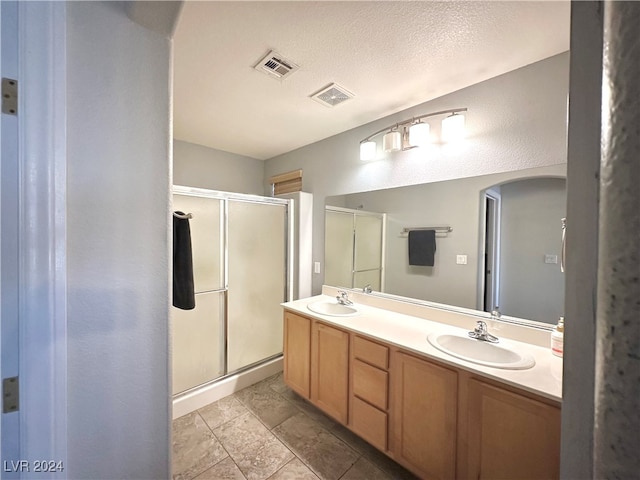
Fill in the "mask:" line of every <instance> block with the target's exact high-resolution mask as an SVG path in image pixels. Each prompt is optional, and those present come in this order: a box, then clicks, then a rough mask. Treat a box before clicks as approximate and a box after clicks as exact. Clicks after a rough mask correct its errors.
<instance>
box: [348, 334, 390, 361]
mask: <svg viewBox="0 0 640 480" xmlns="http://www.w3.org/2000/svg"><path fill="white" fill-rule="evenodd" d="M353 354H354V356H355V357H356V358H359V359H360V360H364V361H365V362H367V363H370V364H371V365H375V366H376V367H380V368H384V369H387V368H389V348H388V347H385V346H383V345H379V344H377V343H375V342H371V341H369V340H365V339H364V338H362V337H358V336H355V337H354V338H353Z"/></svg>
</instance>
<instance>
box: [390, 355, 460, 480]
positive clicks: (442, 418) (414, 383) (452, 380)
mask: <svg viewBox="0 0 640 480" xmlns="http://www.w3.org/2000/svg"><path fill="white" fill-rule="evenodd" d="M391 373H392V376H393V381H392V384H391V385H392V388H393V392H394V406H393V432H394V444H393V456H394V458H395V459H396V460H397V461H399V462H400V463H402V464H403V465H405V466H406V467H407V468H409V469H411V470H412V471H413V472H414V473H417V474H418V475H419V476H420V477H421V478H428V479H452V478H456V426H457V424H456V422H457V403H458V393H457V390H458V388H457V383H458V375H457V372H456V371H455V370H451V369H449V368H445V367H442V366H440V365H436V364H435V363H432V362H429V361H426V360H422V359H419V358H416V357H414V356H412V355H407V354H405V353H402V352H397V353H396V355H395V357H394V364H393V368H392V371H391Z"/></svg>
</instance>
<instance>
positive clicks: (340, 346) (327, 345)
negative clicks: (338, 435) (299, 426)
mask: <svg viewBox="0 0 640 480" xmlns="http://www.w3.org/2000/svg"><path fill="white" fill-rule="evenodd" d="M311 338H312V343H311V345H312V348H311V355H312V360H311V400H312V401H313V402H314V403H315V404H316V405H317V406H318V407H319V408H321V409H322V410H324V411H325V412H326V413H328V414H329V415H331V416H332V417H334V418H335V419H336V420H338V421H339V422H341V423H342V424H344V425H346V424H347V411H348V394H349V334H348V333H347V332H343V331H342V330H338V329H337V328H333V327H329V326H327V325H324V324H322V323H318V322H314V324H313V327H312V337H311Z"/></svg>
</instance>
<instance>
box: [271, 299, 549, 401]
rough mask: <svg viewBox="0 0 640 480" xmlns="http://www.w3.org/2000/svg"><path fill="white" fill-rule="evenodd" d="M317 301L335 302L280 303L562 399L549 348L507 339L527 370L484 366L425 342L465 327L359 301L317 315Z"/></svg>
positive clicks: (463, 367)
mask: <svg viewBox="0 0 640 480" xmlns="http://www.w3.org/2000/svg"><path fill="white" fill-rule="evenodd" d="M318 301H327V302H335V297H332V296H328V295H317V296H315V297H309V298H304V299H301V300H296V301H293V302H287V303H283V304H282V306H283V307H284V308H285V309H287V310H290V311H293V312H297V313H300V314H302V315H305V316H307V317H312V318H315V319H318V320H321V321H323V322H325V323H329V324H333V325H335V326H337V327H340V328H342V329H345V330H350V331H352V332H355V333H361V334H363V335H367V336H369V337H372V338H375V339H378V340H381V341H383V342H386V343H389V344H392V345H394V346H397V347H400V348H402V349H404V350H407V351H410V352H413V353H416V354H418V355H421V356H424V357H425V358H431V359H434V360H438V361H439V362H441V363H445V364H449V365H451V366H454V367H457V368H460V369H463V370H467V371H469V372H472V373H475V374H478V375H480V376H483V377H487V378H490V379H492V380H497V381H499V382H503V383H505V384H508V385H511V386H514V387H517V388H520V389H523V390H526V391H529V392H532V393H535V394H537V395H540V396H543V397H546V398H548V399H551V400H555V401H558V402H560V401H561V400H562V359H560V358H558V357H556V356H554V355H552V353H551V349H550V348H545V347H540V346H537V345H533V344H530V343H526V342H521V341H517V340H512V339H509V340H508V343H509V344H510V345H511V346H513V347H514V348H515V349H516V350H517V351H519V352H523V353H528V354H530V355H532V356H533V357H534V359H535V361H536V364H535V366H533V367H532V368H530V369H527V370H507V369H500V368H492V367H486V366H484V365H478V364H476V363H472V362H467V361H465V360H462V359H459V358H456V357H452V356H450V355H448V354H446V353H444V352H442V351H440V350H438V349H437V348H435V347H434V346H432V345H431V344H430V343H429V342H428V341H427V335H429V334H430V333H432V332H436V331H437V332H443V333H450V334H454V335H461V336H466V335H467V332H468V331H469V330H468V329H463V328H460V327H457V326H453V325H448V324H445V323H441V322H436V321H431V320H428V319H425V318H418V317H414V316H411V315H405V314H402V313H396V312H393V311H389V310H385V309H383V308H376V307H372V306H369V305H363V304H360V303H356V304H355V307H356V308H357V310H358V312H359V314H358V315H356V316H352V317H336V316H329V315H321V314H318V313H315V312H312V311H311V310H309V309H308V308H307V305H309V304H310V303H314V302H318ZM498 336H499V335H498Z"/></svg>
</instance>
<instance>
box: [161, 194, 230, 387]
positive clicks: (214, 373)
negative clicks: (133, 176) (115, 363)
mask: <svg viewBox="0 0 640 480" xmlns="http://www.w3.org/2000/svg"><path fill="white" fill-rule="evenodd" d="M173 210H174V211H176V210H178V211H182V212H184V213H191V214H192V215H193V218H192V219H191V220H190V221H189V227H190V230H191V248H192V255H193V280H194V287H195V294H196V295H195V297H196V307H195V308H194V309H193V310H181V309H179V308H175V307H171V309H172V340H173V349H172V350H173V394H174V395H175V394H177V393H180V392H183V391H185V390H188V389H190V388H194V387H197V386H198V385H202V384H204V383H207V382H210V381H212V380H214V379H216V378H218V377H220V376H222V375H224V373H225V371H224V302H225V295H226V288H225V284H224V249H223V232H224V228H223V226H224V203H223V200H221V199H218V198H207V197H197V196H189V195H180V194H174V196H173Z"/></svg>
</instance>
